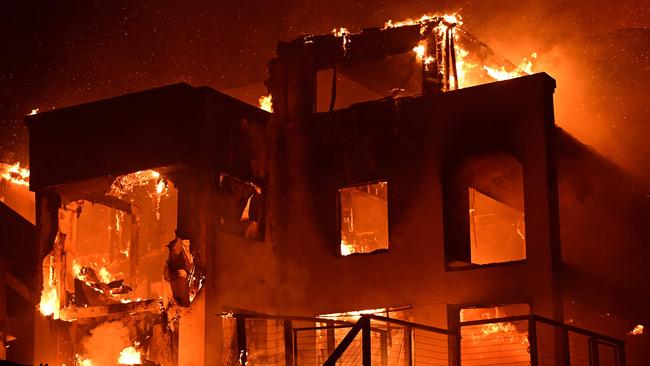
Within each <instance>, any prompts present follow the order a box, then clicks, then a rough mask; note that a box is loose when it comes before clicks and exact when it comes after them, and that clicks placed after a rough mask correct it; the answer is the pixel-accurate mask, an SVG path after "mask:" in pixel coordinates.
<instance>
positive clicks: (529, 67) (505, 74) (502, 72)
mask: <svg viewBox="0 0 650 366" xmlns="http://www.w3.org/2000/svg"><path fill="white" fill-rule="evenodd" d="M535 58H537V53H536V52H533V54H532V55H531V56H530V60H529V59H528V58H526V57H524V59H523V60H522V61H521V62H520V63H519V65H518V66H517V67H516V68H515V69H514V70H512V71H506V68H505V67H503V66H501V68H500V69H495V68H491V67H488V66H483V70H485V71H486V72H487V74H488V75H489V76H490V77H491V78H493V79H495V80H508V79H514V78H516V77H519V76H522V75H530V74H532V73H533V61H532V60H533V59H535Z"/></svg>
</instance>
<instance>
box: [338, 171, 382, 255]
mask: <svg viewBox="0 0 650 366" xmlns="http://www.w3.org/2000/svg"><path fill="white" fill-rule="evenodd" d="M339 201H340V210H341V211H340V215H341V223H340V224H341V248H340V250H341V255H343V256H348V255H351V254H363V253H372V252H375V251H380V250H387V249H388V182H386V181H383V182H376V183H369V184H364V185H359V186H354V187H348V188H342V189H340V190H339Z"/></svg>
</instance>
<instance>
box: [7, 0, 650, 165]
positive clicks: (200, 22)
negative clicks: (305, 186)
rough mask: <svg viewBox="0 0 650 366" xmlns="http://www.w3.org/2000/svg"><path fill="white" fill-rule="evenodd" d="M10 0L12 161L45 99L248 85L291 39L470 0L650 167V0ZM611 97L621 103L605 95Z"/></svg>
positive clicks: (603, 134)
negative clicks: (26, 122) (25, 119)
mask: <svg viewBox="0 0 650 366" xmlns="http://www.w3.org/2000/svg"><path fill="white" fill-rule="evenodd" d="M0 6H1V9H0V17H2V19H1V20H0V37H2V43H1V44H2V50H3V52H2V57H0V161H7V162H11V161H14V160H22V161H23V162H27V133H26V129H25V128H24V126H23V124H22V116H23V115H24V114H27V113H29V112H30V110H31V109H32V108H39V109H40V110H41V111H45V110H50V109H52V108H55V107H56V108H61V107H64V106H69V105H74V104H78V103H81V102H86V101H90V100H94V99H98V98H106V97H109V96H114V95H119V94H124V93H127V92H132V91H136V90H142V89H147V88H151V87H155V86H159V85H164V84H169V83H173V82H178V81H186V82H189V83H191V84H193V85H209V86H211V87H214V88H216V89H219V90H224V89H230V88H236V87H242V86H245V85H248V84H254V83H259V82H261V81H262V80H264V78H265V77H266V71H267V70H266V63H267V61H268V60H269V59H270V58H272V57H273V55H274V50H275V45H276V42H277V41H278V40H291V39H293V38H295V37H296V36H298V35H300V34H306V33H323V32H329V31H330V30H331V29H332V28H334V27H339V26H345V27H348V28H349V29H350V30H352V31H359V30H360V29H361V28H362V27H370V26H378V25H382V24H383V23H384V21H386V20H388V19H393V20H401V19H405V18H408V17H418V16H419V15H421V14H423V13H435V12H445V11H453V10H460V13H461V14H462V16H463V19H464V22H465V28H466V29H468V30H469V31H471V32H472V33H474V34H475V35H477V36H478V37H479V38H481V39H483V40H484V41H486V42H487V43H488V44H490V45H491V46H492V47H493V48H494V49H495V50H497V51H498V52H500V53H502V54H503V55H504V56H506V57H508V58H510V59H511V60H513V61H516V62H518V61H519V60H521V59H522V58H523V57H524V56H527V55H530V53H531V52H533V51H537V52H538V54H539V55H540V57H539V64H538V65H536V67H535V68H534V69H535V71H547V72H548V73H549V74H551V75H552V76H554V77H555V78H556V79H557V80H558V90H557V94H556V103H557V119H558V124H559V125H561V126H562V127H564V128H565V129H567V130H568V131H569V132H571V133H572V134H574V135H576V136H577V137H578V138H580V139H581V140H583V141H585V142H586V143H588V144H591V145H594V146H595V147H596V148H597V149H598V150H599V151H600V152H601V153H603V154H605V155H606V156H608V157H610V158H611V159H612V160H614V161H615V162H617V163H619V164H621V165H622V166H624V167H625V168H627V169H628V170H630V171H633V172H635V173H637V174H642V173H643V172H645V171H647V170H648V169H647V168H648V167H650V160H648V156H650V148H648V147H647V146H646V145H648V144H646V143H645V140H646V139H647V136H650V110H649V109H648V108H650V107H648V105H650V101H649V94H648V93H649V92H648V89H650V88H648V86H647V85H648V83H647V82H649V81H650V78H649V74H650V69H649V67H650V66H648V64H649V62H648V49H649V48H650V37H649V33H648V27H649V23H650V2H649V1H648V0H644V1H629V0H623V1H615V2H614V1H604V0H592V1H561V0H551V1H537V2H535V1H528V2H527V1H516V0H496V1H471V0H470V1H447V0H442V1H411V0H405V1H388V0H385V1H369V0H357V1H341V0H332V1H302V2H298V1H290V0H274V1H232V2H225V1H203V2H188V1H151V0H148V1H141V0H131V1H84V0H79V1H56V2H54V1H43V2H33V1H15V2H8V1H7V2H3V3H2V5H0ZM617 32H618V33H617ZM614 93H617V95H614ZM621 94H625V95H624V97H623V95H621ZM603 95H605V96H603ZM603 99H604V100H606V101H608V102H612V104H611V105H610V106H608V107H607V108H605V107H603V103H602V101H603Z"/></svg>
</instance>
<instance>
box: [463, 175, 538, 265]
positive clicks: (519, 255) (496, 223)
mask: <svg viewBox="0 0 650 366" xmlns="http://www.w3.org/2000/svg"><path fill="white" fill-rule="evenodd" d="M468 194H469V229H470V241H471V260H472V263H474V264H488V263H501V262H511V261H517V260H523V259H526V229H525V225H524V213H523V212H521V211H519V210H517V209H515V208H512V207H510V206H508V205H506V204H504V203H502V202H499V201H497V200H495V199H493V198H491V197H489V196H487V195H485V194H483V193H481V192H479V191H478V190H476V189H474V188H472V187H470V188H469V189H468Z"/></svg>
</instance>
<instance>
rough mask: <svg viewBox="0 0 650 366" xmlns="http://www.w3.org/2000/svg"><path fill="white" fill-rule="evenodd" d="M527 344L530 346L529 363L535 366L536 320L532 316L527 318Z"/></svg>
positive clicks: (536, 357)
mask: <svg viewBox="0 0 650 366" xmlns="http://www.w3.org/2000/svg"><path fill="white" fill-rule="evenodd" d="M528 345H529V347H530V365H531V366H537V365H538V364H539V357H538V355H537V322H536V320H535V317H534V316H531V317H530V318H528Z"/></svg>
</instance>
